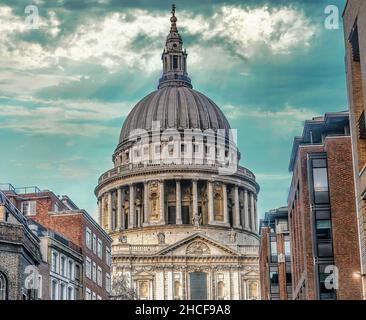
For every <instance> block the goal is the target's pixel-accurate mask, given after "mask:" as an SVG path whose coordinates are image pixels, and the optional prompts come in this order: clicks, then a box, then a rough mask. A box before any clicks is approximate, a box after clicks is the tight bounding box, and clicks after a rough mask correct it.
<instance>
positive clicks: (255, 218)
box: [254, 197, 258, 233]
mask: <svg viewBox="0 0 366 320" xmlns="http://www.w3.org/2000/svg"><path fill="white" fill-rule="evenodd" d="M254 222H255V224H254V230H255V232H256V233H258V223H257V198H256V197H255V198H254Z"/></svg>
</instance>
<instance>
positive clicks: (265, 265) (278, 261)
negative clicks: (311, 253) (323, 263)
mask: <svg viewBox="0 0 366 320" xmlns="http://www.w3.org/2000/svg"><path fill="white" fill-rule="evenodd" d="M259 232H260V237H261V241H260V243H261V245H260V253H259V267H260V279H261V291H262V294H261V297H262V300H292V275H291V244H290V234H289V228H288V210H287V207H281V208H278V209H273V210H270V211H269V212H266V214H265V216H264V219H262V220H261V221H260V230H259Z"/></svg>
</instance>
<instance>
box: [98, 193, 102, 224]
mask: <svg viewBox="0 0 366 320" xmlns="http://www.w3.org/2000/svg"><path fill="white" fill-rule="evenodd" d="M102 199H103V196H101V197H100V198H99V199H98V220H99V221H98V222H99V224H100V225H101V226H103V224H102V223H103V200H102Z"/></svg>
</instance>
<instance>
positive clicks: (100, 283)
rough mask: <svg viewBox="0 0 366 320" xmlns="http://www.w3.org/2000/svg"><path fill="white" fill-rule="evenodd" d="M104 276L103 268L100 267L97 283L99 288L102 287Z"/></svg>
mask: <svg viewBox="0 0 366 320" xmlns="http://www.w3.org/2000/svg"><path fill="white" fill-rule="evenodd" d="M102 278H103V276H102V268H101V267H98V275H97V282H98V286H99V287H102V285H103V284H102V282H103V280H102Z"/></svg>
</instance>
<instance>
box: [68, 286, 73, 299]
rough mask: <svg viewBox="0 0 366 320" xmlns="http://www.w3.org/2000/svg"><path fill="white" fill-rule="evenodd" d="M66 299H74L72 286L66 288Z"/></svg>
mask: <svg viewBox="0 0 366 320" xmlns="http://www.w3.org/2000/svg"><path fill="white" fill-rule="evenodd" d="M67 299H68V300H74V289H73V287H68V288H67Z"/></svg>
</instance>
